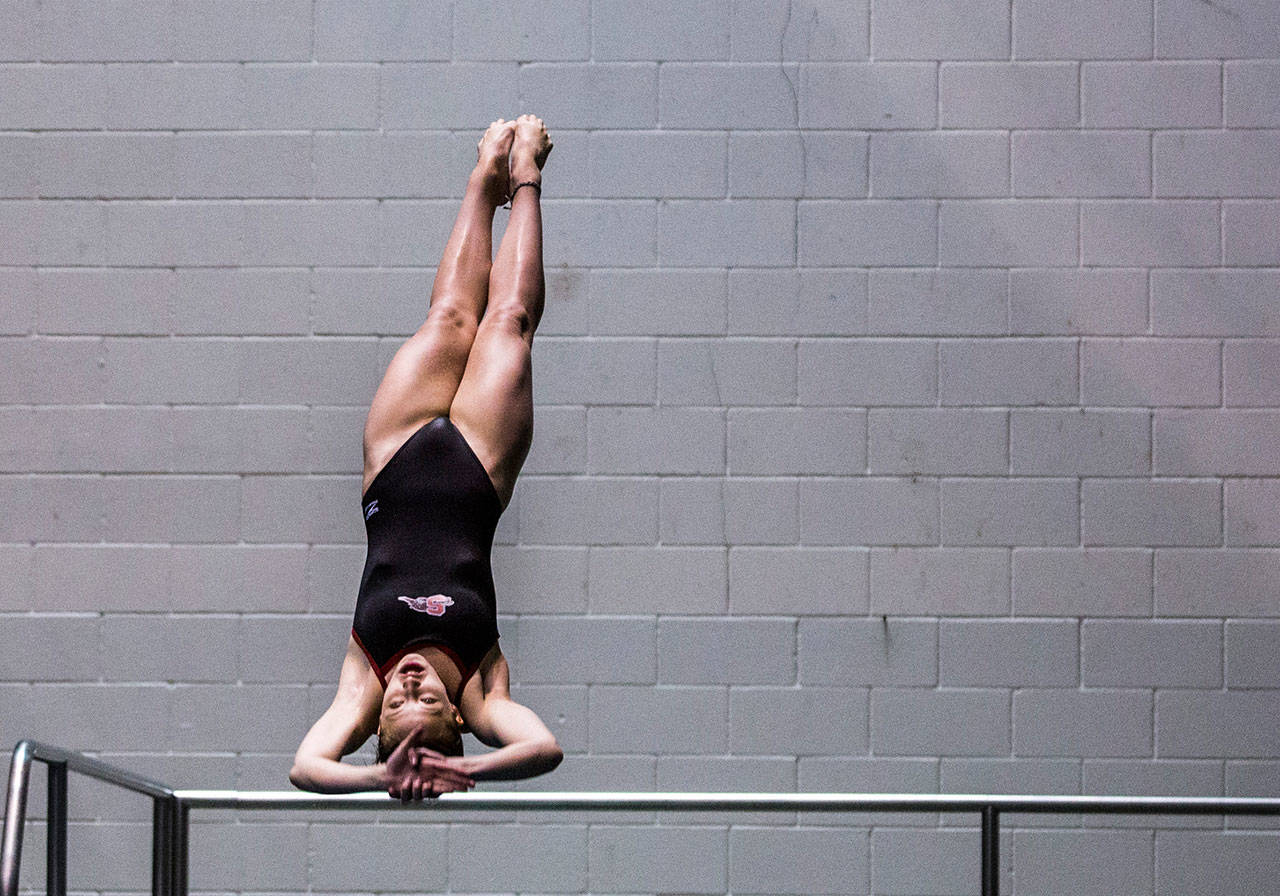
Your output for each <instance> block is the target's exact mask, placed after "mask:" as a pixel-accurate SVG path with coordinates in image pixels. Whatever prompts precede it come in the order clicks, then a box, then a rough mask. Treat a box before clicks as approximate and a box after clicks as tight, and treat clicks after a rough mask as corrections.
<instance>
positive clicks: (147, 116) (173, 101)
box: [67, 61, 367, 131]
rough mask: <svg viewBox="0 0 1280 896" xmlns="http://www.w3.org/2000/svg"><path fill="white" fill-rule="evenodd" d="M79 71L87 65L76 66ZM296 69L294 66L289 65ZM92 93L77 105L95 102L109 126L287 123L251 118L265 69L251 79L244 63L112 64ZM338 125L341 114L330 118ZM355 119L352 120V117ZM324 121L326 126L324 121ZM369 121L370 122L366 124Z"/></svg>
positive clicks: (179, 127) (213, 126) (193, 127)
mask: <svg viewBox="0 0 1280 896" xmlns="http://www.w3.org/2000/svg"><path fill="white" fill-rule="evenodd" d="M75 68H76V70H77V71H78V72H87V71H89V69H87V68H85V67H81V66H76V67H75ZM290 69H291V70H292V71H294V72H297V71H299V69H297V68H296V67H292V66H291V67H290ZM95 70H96V71H98V72H99V74H105V77H102V78H101V83H100V85H99V86H98V87H97V89H96V91H95V93H96V96H95V95H94V94H89V95H82V96H81V97H79V99H78V101H77V102H76V103H75V105H76V106H79V105H81V104H83V103H86V102H93V103H94V105H95V108H96V110H97V112H96V114H95V116H94V117H96V118H98V119H99V120H100V121H101V122H102V124H101V125H99V127H105V128H107V129H108V130H121V131H123V130H130V131H140V130H210V129H216V130H228V129H229V130H234V129H236V128H242V127H254V126H257V127H286V126H288V125H286V123H285V122H284V121H283V120H282V121H279V122H276V123H274V124H269V125H268V124H266V123H265V120H264V119H262V118H258V119H256V120H255V121H254V122H250V121H248V120H247V118H246V111H247V106H248V104H250V103H256V102H260V101H261V95H255V94H257V91H258V90H259V89H262V88H264V87H265V86H266V84H265V83H264V82H263V76H262V72H263V70H262V69H258V73H259V74H258V77H256V78H252V79H251V78H249V77H248V76H247V70H246V69H245V67H244V66H243V65H238V64H226V63H200V64H196V65H177V66H175V65H171V64H161V63H160V62H158V61H157V62H152V63H146V64H139V65H109V66H106V68H105V72H103V71H102V70H101V69H95ZM67 86H70V85H67ZM332 120H333V121H334V122H335V124H334V125H333V126H337V125H336V121H338V120H339V119H332ZM351 123H352V124H354V123H355V122H354V120H352V121H351ZM321 126H323V125H321ZM366 126H367V125H366Z"/></svg>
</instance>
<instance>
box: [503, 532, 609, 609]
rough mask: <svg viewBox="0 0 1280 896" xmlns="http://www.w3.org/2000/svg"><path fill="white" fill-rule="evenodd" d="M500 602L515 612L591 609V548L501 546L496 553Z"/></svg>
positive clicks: (505, 607)
mask: <svg viewBox="0 0 1280 896" xmlns="http://www.w3.org/2000/svg"><path fill="white" fill-rule="evenodd" d="M493 575H494V581H495V583H496V589H497V592H498V594H499V595H500V597H499V600H500V601H501V603H502V606H503V608H504V609H506V610H508V611H510V612H512V613H524V612H544V613H574V612H584V611H585V610H586V608H587V549H586V548H581V547H565V548H554V547H536V548H527V547H499V548H496V549H495V550H494V552H493Z"/></svg>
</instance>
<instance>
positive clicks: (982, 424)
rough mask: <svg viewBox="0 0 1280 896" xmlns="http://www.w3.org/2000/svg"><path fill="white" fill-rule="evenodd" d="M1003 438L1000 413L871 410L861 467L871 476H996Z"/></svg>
mask: <svg viewBox="0 0 1280 896" xmlns="http://www.w3.org/2000/svg"><path fill="white" fill-rule="evenodd" d="M1007 436H1008V423H1007V419H1006V415H1005V413H1004V412H1003V411H987V410H951V409H914V408H912V409H902V410H876V409H874V408H873V409H872V410H871V411H870V412H868V418H867V466H868V467H869V468H870V470H871V472H873V473H912V474H915V473H941V474H944V475H946V474H965V473H972V474H978V475H981V474H984V473H985V474H1002V473H1004V472H1006V471H1007V470H1008V464H1009V461H1008V437H1007Z"/></svg>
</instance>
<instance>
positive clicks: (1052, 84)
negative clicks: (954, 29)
mask: <svg viewBox="0 0 1280 896" xmlns="http://www.w3.org/2000/svg"><path fill="white" fill-rule="evenodd" d="M938 93H939V98H938V102H939V109H940V123H941V124H942V126H943V127H945V128H996V129H1002V128H1071V127H1075V126H1076V125H1077V124H1078V123H1079V120H1080V108H1079V99H1078V94H1079V90H1078V76H1077V66H1076V64H1075V63H1066V62H944V63H943V64H942V66H941V69H940V70H939V74H938Z"/></svg>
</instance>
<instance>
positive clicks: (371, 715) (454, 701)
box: [289, 115, 562, 800]
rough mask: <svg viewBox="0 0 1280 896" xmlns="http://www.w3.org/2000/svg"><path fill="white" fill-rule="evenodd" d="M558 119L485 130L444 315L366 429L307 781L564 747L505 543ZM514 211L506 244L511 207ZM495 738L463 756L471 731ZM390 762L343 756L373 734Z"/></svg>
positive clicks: (498, 766)
mask: <svg viewBox="0 0 1280 896" xmlns="http://www.w3.org/2000/svg"><path fill="white" fill-rule="evenodd" d="M550 152H551V142H550V141H549V140H548V138H547V131H546V128H545V127H544V126H543V123H542V120H541V119H539V118H536V117H534V116H532V115H522V116H520V117H519V118H518V119H516V120H515V121H510V122H508V121H503V120H501V119H499V120H498V121H496V122H494V123H493V124H492V125H490V126H489V128H488V130H486V131H485V133H484V136H483V137H482V138H481V140H480V143H479V152H478V155H479V160H478V162H477V163H476V167H475V170H474V171H473V172H472V173H471V176H470V178H469V179H468V181H467V191H466V195H465V196H464V197H463V200H462V208H461V210H460V211H459V213H458V218H457V221H456V222H455V223H454V226H453V231H452V233H451V234H450V236H449V242H448V244H447V245H446V247H445V251H444V257H443V258H442V259H441V261H440V266H439V267H438V268H437V271H436V278H435V283H434V285H433V287H432V290H431V304H430V307H429V308H428V311H427V319H426V322H425V323H424V324H423V325H422V326H421V328H419V329H418V331H417V333H415V334H414V335H413V336H412V337H410V339H409V340H408V341H407V342H406V343H405V344H404V345H403V346H402V347H401V348H400V350H399V351H398V352H397V353H396V355H395V357H394V358H393V359H392V361H391V364H390V365H389V366H388V368H387V372H386V375H385V376H384V377H383V380H382V383H381V385H380V386H379V387H378V390H377V392H376V394H375V395H374V397H373V402H372V404H371V406H370V408H369V416H368V419H367V421H366V423H365V430H364V490H363V493H364V496H363V500H362V505H363V508H364V517H365V527H366V530H367V533H368V541H369V551H368V557H367V560H366V561H365V568H364V575H363V578H362V579H361V582H360V592H359V597H358V599H357V601H356V611H355V619H354V621H353V624H352V630H351V638H350V639H349V640H348V642H347V653H346V658H345V660H344V661H343V664H342V672H341V675H340V677H339V680H338V692H337V695H336V696H335V697H334V699H333V704H332V705H331V706H330V707H329V709H328V710H326V711H325V713H324V715H322V716H321V717H320V719H319V721H317V722H316V723H315V724H314V725H313V726H312V727H311V730H310V731H309V732H307V736H306V737H305V738H303V741H302V744H301V745H300V746H299V747H298V752H297V755H296V756H295V758H294V764H293V769H292V771H291V772H290V773H289V780H290V781H292V782H293V783H294V784H295V785H296V786H298V787H300V788H302V789H304V790H313V791H318V792H321V793H347V792H352V791H359V790H382V789H385V790H386V791H387V792H388V793H390V794H391V795H392V796H394V797H399V798H400V799H402V800H418V799H422V798H423V797H436V796H439V795H440V794H442V793H448V792H450V791H458V790H467V789H469V788H471V787H473V786H474V784H475V782H476V781H479V780H484V779H511V778H525V777H530V776H532V775H538V774H542V773H543V772H548V771H550V770H551V769H553V768H555V767H556V765H558V764H559V762H560V759H561V758H562V754H561V751H560V747H559V745H558V744H557V743H556V739H555V737H554V736H553V735H552V734H551V732H550V731H549V730H548V729H547V727H546V725H544V724H543V722H542V720H541V719H539V718H538V716H537V715H536V714H535V713H534V712H533V711H531V710H530V709H528V708H526V707H524V706H521V705H520V704H519V703H516V702H515V701H513V700H512V699H511V696H510V694H509V693H508V689H507V686H508V670H507V661H506V659H505V658H504V657H503V655H502V651H501V649H500V648H499V647H498V643H497V642H498V628H497V610H496V604H495V598H494V589H493V575H492V572H491V569H490V566H489V552H490V548H491V546H492V543H493V532H494V527H495V526H496V525H497V522H498V517H499V515H501V513H502V511H503V509H504V508H505V507H506V505H507V503H508V502H509V501H510V500H511V493H512V490H513V489H514V488H515V482H516V476H517V475H518V474H519V472H520V467H521V465H522V464H523V463H524V458H525V455H526V454H527V453H528V451H529V441H530V437H531V435H532V432H533V398H532V391H531V379H530V360H529V359H530V355H529V352H530V348H531V346H532V343H533V333H534V330H535V329H536V328H537V326H538V319H539V317H540V316H541V314H542V304H543V293H544V282H543V273H542V212H541V207H540V194H541V192H542V166H543V163H544V162H545V161H546V158H547V155H548V153H550ZM507 200H510V203H511V216H510V220H509V221H508V224H507V229H506V232H505V234H504V235H503V238H502V243H501V245H500V246H499V247H498V255H497V258H496V259H492V258H491V256H492V249H493V236H492V227H493V216H494V212H495V210H496V209H497V207H498V206H499V205H502V204H503V203H504V202H505V201H507ZM467 730H469V731H471V732H472V733H473V734H474V735H475V736H476V737H477V738H478V739H479V740H480V741H481V742H482V743H484V744H486V745H488V746H491V747H494V748H495V749H494V750H493V751H492V752H488V753H483V754H480V755H476V756H467V757H464V756H462V755H461V754H462V737H461V733H462V732H463V731H467ZM375 734H376V735H377V738H378V756H377V760H376V762H375V764H373V765H372V766H361V765H354V764H347V763H343V762H341V759H342V757H343V756H346V755H347V754H349V753H352V752H354V751H355V750H357V749H359V748H360V746H361V745H362V744H363V743H364V742H365V741H366V740H367V739H368V738H369V737H370V736H373V735H375Z"/></svg>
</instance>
